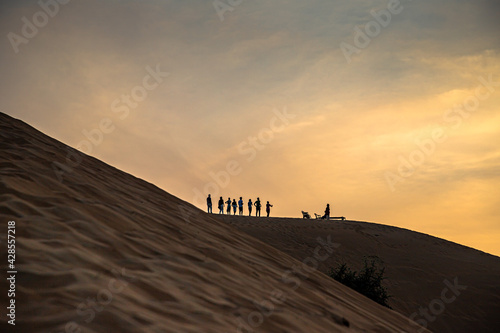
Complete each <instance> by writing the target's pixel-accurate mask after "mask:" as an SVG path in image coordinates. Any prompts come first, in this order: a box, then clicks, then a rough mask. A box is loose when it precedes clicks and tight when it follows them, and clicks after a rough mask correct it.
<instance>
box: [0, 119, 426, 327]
mask: <svg viewBox="0 0 500 333" xmlns="http://www.w3.org/2000/svg"><path fill="white" fill-rule="evenodd" d="M68 152H70V153H73V154H75V155H74V156H73V158H72V159H73V161H78V163H74V164H71V163H70V162H71V161H69V160H67V159H66V157H67V154H68ZM53 162H57V163H60V164H59V167H62V165H66V167H64V169H65V172H64V173H63V174H59V176H60V177H61V176H62V181H59V180H58V179H57V177H56V174H55V172H54V170H53V168H52V165H53ZM68 166H70V167H71V170H70V169H68ZM0 177H1V178H0V221H3V222H2V227H1V230H2V236H3V237H2V240H1V244H0V257H1V258H4V260H3V262H2V264H1V269H2V272H5V271H6V262H5V261H6V260H5V258H6V244H5V233H6V229H7V228H6V225H7V221H9V220H15V221H16V222H17V226H16V231H17V234H16V237H17V257H16V260H17V261H16V268H17V269H18V271H19V273H18V274H17V280H16V283H17V285H16V304H17V313H16V314H17V317H16V326H15V330H13V327H12V326H10V325H8V324H7V323H6V316H5V313H4V311H5V309H6V307H5V306H6V304H7V297H6V296H5V295H6V290H7V284H6V282H5V281H6V280H5V279H2V282H1V283H0V290H1V295H2V296H1V297H0V300H1V304H0V306H1V307H2V309H4V310H3V311H2V313H1V315H2V316H1V319H0V331H1V332H30V333H31V332H32V333H36V332H102V333H109V332H147V333H148V332H151V333H152V332H218V333H219V332H237V331H238V328H240V331H241V332H249V331H250V328H252V327H254V328H255V331H256V332H401V331H407V332H415V331H417V330H418V328H417V326H415V325H414V324H412V323H410V322H409V320H408V319H407V318H405V317H403V316H402V315H400V314H398V313H396V312H394V311H390V310H388V309H386V308H384V307H381V306H379V305H377V304H375V303H373V302H371V301H370V300H368V299H366V298H364V297H362V296H360V295H359V294H357V293H355V292H353V291H351V290H349V289H348V288H345V287H344V286H342V285H340V284H338V283H336V282H335V281H332V280H331V279H329V278H328V277H326V276H324V275H323V274H321V273H319V272H318V271H309V270H308V271H304V270H301V269H300V267H301V262H300V261H298V260H296V259H293V258H292V257H290V256H288V255H286V254H284V253H282V252H280V251H278V250H276V249H275V248H273V247H271V246H269V245H266V244H264V243H261V242H260V241H258V240H256V239H254V238H253V237H250V236H248V235H247V234H246V233H243V232H240V231H238V230H236V229H235V228H233V227H231V226H228V225H227V224H226V223H223V222H221V221H219V220H216V219H214V218H213V217H211V216H209V215H207V214H204V213H202V212H200V211H199V210H197V209H196V208H194V207H193V206H191V205H189V204H187V203H185V202H183V201H181V200H179V199H177V198H175V197H173V196H171V195H169V194H168V193H166V192H164V191H163V190H161V189H159V188H157V187H155V186H154V185H152V184H149V183H147V182H145V181H142V180H140V179H137V178H135V177H133V176H131V175H129V174H126V173H124V172H121V171H119V170H117V169H115V168H113V167H110V166H108V165H106V164H105V163H102V162H101V161H99V160H97V159H94V158H91V157H87V156H84V155H82V154H80V153H77V152H75V151H74V150H72V149H69V148H67V147H66V146H65V145H63V144H61V143H60V142H57V141H55V140H53V139H51V138H49V137H47V136H45V135H44V134H42V133H40V132H38V131H36V130H35V129H33V128H31V127H29V126H28V125H26V124H24V123H22V122H20V121H18V120H14V119H12V118H10V117H8V116H6V115H4V114H1V113H0ZM317 246H320V244H319V243H318V244H317ZM320 250H321V252H320V253H319V252H318V253H319V254H321V255H322V256H325V254H328V253H329V252H331V251H332V249H331V245H329V244H328V243H325V244H324V245H322V247H321V248H320ZM313 254H314V251H311V252H308V253H307V252H304V255H305V256H306V257H309V258H312V256H313ZM304 259H305V258H304ZM292 267H295V268H297V267H298V268H299V269H298V272H292V271H291V270H292ZM2 274H4V273H2Z"/></svg>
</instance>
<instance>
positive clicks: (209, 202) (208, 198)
mask: <svg viewBox="0 0 500 333" xmlns="http://www.w3.org/2000/svg"><path fill="white" fill-rule="evenodd" d="M207 213H210V214H211V213H212V198H211V197H210V194H209V195H208V197H207Z"/></svg>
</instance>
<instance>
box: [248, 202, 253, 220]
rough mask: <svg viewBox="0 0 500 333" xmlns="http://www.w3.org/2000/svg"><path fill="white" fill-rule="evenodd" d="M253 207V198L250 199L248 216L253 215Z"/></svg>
mask: <svg viewBox="0 0 500 333" xmlns="http://www.w3.org/2000/svg"><path fill="white" fill-rule="evenodd" d="M252 207H253V203H252V199H248V216H252Z"/></svg>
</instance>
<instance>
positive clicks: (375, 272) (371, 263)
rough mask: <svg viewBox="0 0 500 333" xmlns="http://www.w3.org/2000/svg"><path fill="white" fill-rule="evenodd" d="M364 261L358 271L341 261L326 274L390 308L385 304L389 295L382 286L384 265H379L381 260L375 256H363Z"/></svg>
mask: <svg viewBox="0 0 500 333" xmlns="http://www.w3.org/2000/svg"><path fill="white" fill-rule="evenodd" d="M364 263H365V266H364V267H363V268H362V269H361V271H360V272H359V273H358V272H356V271H353V270H351V269H350V268H349V267H348V266H347V265H346V264H345V263H342V264H340V265H339V266H338V267H337V268H335V269H331V270H330V273H329V274H328V275H330V277H332V278H334V279H335V280H337V281H339V282H340V283H342V284H344V285H346V286H348V287H349V288H351V289H354V290H356V291H357V292H358V293H360V294H363V295H365V296H366V297H368V298H370V299H372V300H374V301H375V302H377V303H379V304H381V305H383V306H386V307H388V308H389V309H390V308H391V307H390V306H389V304H387V301H388V299H389V297H390V296H389V295H388V294H387V289H386V288H384V287H383V286H382V281H383V280H384V279H386V278H385V277H384V271H385V267H382V268H380V267H379V264H381V261H380V259H379V258H378V257H376V256H370V257H365V259H364Z"/></svg>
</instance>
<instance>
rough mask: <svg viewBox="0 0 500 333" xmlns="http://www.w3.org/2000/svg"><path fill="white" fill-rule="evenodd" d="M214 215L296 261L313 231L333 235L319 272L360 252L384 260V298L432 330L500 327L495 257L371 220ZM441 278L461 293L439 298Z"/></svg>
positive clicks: (359, 257)
mask: <svg viewBox="0 0 500 333" xmlns="http://www.w3.org/2000/svg"><path fill="white" fill-rule="evenodd" d="M219 218H220V219H222V220H223V221H225V222H227V223H228V224H230V225H232V226H235V227H237V228H238V229H239V230H242V231H245V232H246V233H248V234H250V235H252V236H254V237H255V238H258V239H259V240H261V241H264V242H265V243H267V244H270V245H272V246H274V247H275V248H277V249H278V250H281V251H283V252H285V253H287V254H289V255H291V256H292V257H295V258H297V259H299V260H300V258H303V257H304V254H306V253H310V252H311V251H313V250H314V248H315V246H316V238H317V237H319V236H323V235H331V236H332V239H333V241H334V242H335V243H338V244H339V246H338V247H337V248H336V249H335V252H334V253H333V254H332V256H330V257H329V258H328V259H326V260H325V261H323V262H321V263H320V264H319V267H318V269H319V270H320V271H322V272H324V273H327V272H328V270H329V269H330V268H331V267H335V266H336V265H337V264H338V263H340V262H347V263H348V264H349V265H351V266H352V267H354V268H355V269H359V268H361V266H362V261H363V257H364V256H368V255H376V256H378V257H379V258H380V259H382V260H383V261H384V262H385V266H386V274H385V275H386V276H387V277H388V279H387V280H386V287H387V288H388V291H389V293H390V294H391V295H393V297H392V298H391V301H390V302H389V304H390V305H391V307H392V308H393V309H395V310H396V311H398V312H400V313H402V314H404V315H406V316H411V315H412V314H414V313H416V315H415V317H412V318H414V319H415V321H425V322H426V323H425V324H426V325H428V328H429V329H430V330H432V331H434V332H464V333H468V332H500V316H499V315H500V282H499V277H500V258H498V257H496V256H493V255H490V254H487V253H484V252H481V251H478V250H475V249H472V248H469V247H465V246H462V245H459V244H456V243H452V242H449V241H446V240H443V239H439V238H436V237H432V236H429V235H426V234H422V233H418V232H414V231H410V230H406V229H401V228H396V227H391V226H386V225H381V224H375V223H364V222H356V221H344V222H339V221H322V220H302V219H284V218H269V219H266V218H261V219H258V218H254V217H238V216H236V217H234V216H222V217H219ZM445 280H447V281H449V282H450V283H451V284H452V285H455V283H456V284H458V286H459V287H458V290H457V294H458V295H454V294H453V293H452V292H451V291H445V292H444V300H442V297H443V296H442V293H443V290H445V289H447V288H448V289H450V288H449V287H448V284H447V283H445V282H444V281H445ZM463 286H465V287H466V289H463V288H465V287H463ZM453 298H454V299H453ZM452 299H453V300H452ZM420 308H423V309H426V311H428V315H426V314H422V313H420ZM432 311H433V312H432Z"/></svg>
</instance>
